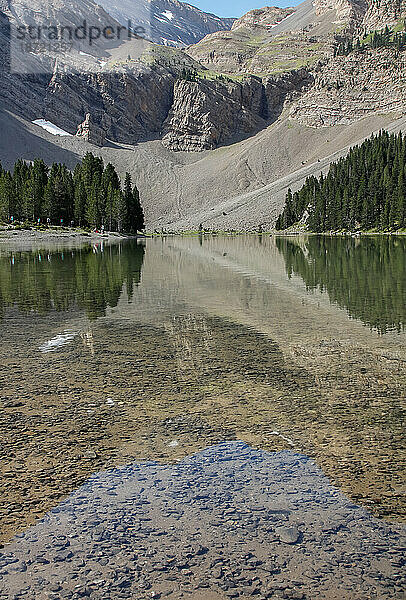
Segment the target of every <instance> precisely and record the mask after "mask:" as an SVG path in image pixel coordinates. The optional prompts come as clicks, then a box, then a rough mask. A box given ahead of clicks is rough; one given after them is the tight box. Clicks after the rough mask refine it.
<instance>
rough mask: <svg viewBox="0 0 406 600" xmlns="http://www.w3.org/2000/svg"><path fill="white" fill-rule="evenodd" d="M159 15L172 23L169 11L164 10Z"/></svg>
mask: <svg viewBox="0 0 406 600" xmlns="http://www.w3.org/2000/svg"><path fill="white" fill-rule="evenodd" d="M161 15H163V16H164V17H166V18H167V19H168V21H172V19H173V13H172V12H171V11H170V10H164V12H162V13H161Z"/></svg>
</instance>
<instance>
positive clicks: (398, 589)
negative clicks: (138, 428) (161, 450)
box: [0, 442, 406, 600]
mask: <svg viewBox="0 0 406 600" xmlns="http://www.w3.org/2000/svg"><path fill="white" fill-rule="evenodd" d="M405 546H406V536H405V528H404V527H402V526H400V525H394V524H389V523H385V522H383V521H380V520H378V519H376V518H374V517H372V516H371V515H369V513H368V512H367V511H366V510H365V509H362V508H360V507H358V506H356V505H354V504H353V503H351V501H350V500H348V499H347V498H346V497H345V496H344V495H343V494H341V493H340V492H339V491H338V490H337V489H335V488H333V487H332V486H331V484H330V483H329V480H328V479H327V477H325V476H324V475H323V473H322V472H321V471H320V470H319V469H318V467H317V466H316V465H315V463H314V462H313V461H312V460H310V459H309V458H307V457H306V456H303V455H300V454H296V453H294V452H292V451H282V452H276V453H267V452H264V451H260V450H254V449H252V448H250V447H249V446H247V445H246V444H245V443H243V442H227V443H222V444H219V445H216V446H214V447H211V448H209V449H207V450H204V451H203V452H200V453H198V454H196V455H194V456H192V457H189V458H186V459H184V460H182V461H179V462H178V463H177V464H175V465H167V466H165V465H159V464H157V463H155V462H144V463H138V464H132V465H129V466H125V467H121V468H118V469H112V470H109V471H106V472H102V473H97V474H95V475H93V476H92V477H91V478H90V479H89V480H88V482H87V483H86V484H85V485H83V486H82V487H81V488H79V489H78V490H77V491H75V492H74V493H72V494H71V495H70V496H69V497H68V498H67V499H66V500H65V501H63V502H62V503H61V504H60V505H59V506H57V507H56V508H54V509H53V510H51V511H50V512H49V513H48V514H47V515H46V516H45V517H44V518H43V519H42V520H41V521H39V522H38V523H37V524H36V525H35V526H33V527H31V528H30V529H28V530H27V531H26V532H25V533H23V534H20V535H18V536H17V537H16V538H15V539H14V540H13V541H12V542H11V543H10V544H8V545H6V546H5V547H4V548H3V549H2V551H1V555H0V590H1V591H0V599H1V600H11V599H13V600H17V599H19V598H25V599H35V600H45V599H49V600H64V599H72V600H76V599H79V598H94V599H100V600H101V599H103V600H118V599H127V598H128V599H131V600H144V599H147V598H149V599H150V598H172V599H173V598H175V599H177V598H191V599H201V600H203V599H204V600H206V599H207V600H217V599H228V598H230V599H233V598H251V597H254V598H258V599H259V598H274V599H277V598H287V599H291V600H301V599H309V600H310V599H311V600H313V599H315V598H331V599H333V598H334V599H337V598H340V600H343V599H354V600H355V599H360V600H361V599H362V600H366V599H368V598H371V599H376V600H378V599H379V600H384V599H385V598H388V599H389V598H390V599H394V598H399V599H400V598H404V597H405V596H404V592H405V577H403V576H402V570H403V569H402V567H403V563H404V550H405ZM403 572H404V571H403Z"/></svg>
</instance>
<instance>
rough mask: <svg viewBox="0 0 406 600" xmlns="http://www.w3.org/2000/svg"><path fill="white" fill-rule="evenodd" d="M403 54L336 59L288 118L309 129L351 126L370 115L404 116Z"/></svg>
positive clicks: (381, 51)
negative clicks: (307, 126) (375, 113)
mask: <svg viewBox="0 0 406 600" xmlns="http://www.w3.org/2000/svg"><path fill="white" fill-rule="evenodd" d="M405 73H406V52H402V53H400V55H397V54H396V53H395V51H393V50H390V49H377V50H371V51H369V52H364V53H356V52H354V53H351V54H350V55H349V56H337V57H336V58H334V59H332V60H331V61H329V62H328V63H327V64H326V65H324V66H323V67H322V68H320V69H319V70H318V72H317V73H316V74H315V82H314V85H313V86H312V88H311V89H310V90H309V91H308V92H307V93H305V94H304V95H303V96H302V97H301V98H300V100H299V101H298V102H297V104H296V105H295V106H294V107H293V108H292V112H291V117H292V118H294V119H296V120H297V121H299V122H300V123H302V124H304V125H309V126H311V127H326V126H331V125H344V124H348V123H352V122H354V121H356V120H357V119H360V118H362V117H364V116H366V115H368V114H371V113H373V112H381V113H399V114H406V85H405Z"/></svg>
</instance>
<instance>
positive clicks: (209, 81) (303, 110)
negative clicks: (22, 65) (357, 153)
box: [0, 0, 406, 230]
mask: <svg viewBox="0 0 406 600" xmlns="http://www.w3.org/2000/svg"><path fill="white" fill-rule="evenodd" d="M24 2H26V3H27V4H28V0H12V7H11V8H12V9H13V10H6V9H5V11H4V12H3V14H4V15H6V16H7V15H9V18H10V19H13V18H14V19H15V18H16V17H15V15H16V14H17V17H18V19H20V21H18V20H17V23H18V22H25V21H24V19H27V14H28V13H27V10H22V9H21V8H20V9H19V11H17V10H16V9H17V8H18V7H22V6H25V7H26V8H27V5H25V4H24ZM30 2H31V0H30ZM32 2H35V3H36V4H35V11H33V14H32V15H31V18H33V19H36V20H37V21H38V20H41V19H44V15H45V17H46V14H47V10H44V0H41V3H40V0H32ZM32 2H31V6H33V4H32ZM37 3H38V4H37ZM40 4H42V8H41V6H40ZM51 9H52V10H53V11H54V12H52V18H53V19H54V20H55V21H58V20H59V21H60V22H65V20H66V19H68V18H69V19H71V18H72V15H74V13H75V12H77V13H78V14H80V15H81V18H82V17H84V16H85V15H86V14H88V11H89V12H91V11H92V10H95V7H94V5H93V4H92V0H69V2H62V0H56V1H55V2H53V3H52V7H51V8H50V10H51ZM98 10H99V12H98V13H97V14H98V15H99V18H100V23H102V22H105V21H106V19H107V20H110V22H111V23H112V24H113V25H114V27H117V24H118V21H117V20H115V19H114V18H113V17H112V16H111V15H110V14H109V13H107V12H106V10H104V9H103V8H100V7H99V9H98ZM100 11H102V12H100ZM405 18H406V1H405V0H385V2H383V0H380V1H379V2H378V1H375V0H315V2H314V3H313V2H311V0H305V2H303V3H302V4H301V5H299V6H298V7H294V8H290V9H279V8H272V7H265V8H263V9H260V10H255V11H250V12H249V13H247V15H244V16H243V17H242V18H241V19H238V20H236V21H235V22H234V23H233V24H232V26H231V29H230V30H228V31H217V32H214V33H211V34H208V35H207V36H205V37H204V38H203V39H202V40H200V41H198V42H197V43H196V44H193V45H191V46H188V47H187V48H185V49H180V48H175V47H170V46H166V45H158V44H153V43H150V42H148V41H145V40H140V39H131V40H129V39H127V38H126V37H125V36H124V39H121V40H117V39H116V40H108V41H107V42H106V43H100V44H99V45H97V44H94V46H93V45H92V47H90V46H89V44H87V47H85V46H80V45H79V46H77V47H74V48H73V50H72V51H71V52H69V53H65V54H61V53H60V54H59V55H56V54H55V53H52V52H51V51H49V50H47V51H46V52H43V53H42V54H41V55H33V60H34V59H35V60H36V61H42V62H41V64H42V66H44V65H46V66H47V68H46V69H45V68H44V69H42V70H40V71H35V72H34V73H31V74H28V75H27V74H22V73H20V74H13V73H11V74H9V73H6V74H3V76H2V78H1V81H0V84H1V85H0V107H1V108H2V109H3V112H2V113H1V115H2V116H1V122H2V128H3V130H4V131H5V135H4V140H7V141H9V140H11V146H10V143H8V145H6V144H5V143H4V144H3V143H2V142H3V140H0V142H1V143H0V159H1V160H2V162H4V164H5V166H11V165H10V164H9V162H10V160H12V158H15V157H17V156H18V155H21V156H22V157H23V158H26V159H32V158H34V157H35V156H36V155H38V156H42V157H44V159H45V160H47V161H48V162H49V161H51V162H52V160H53V157H55V158H56V157H57V156H58V157H59V158H58V160H60V161H66V162H67V163H68V164H69V165H71V166H72V165H74V164H75V162H77V160H78V159H79V157H80V156H81V155H83V153H84V152H85V151H86V149H92V150H93V151H95V152H98V153H100V155H102V156H103V158H104V159H105V160H106V161H107V162H109V161H111V162H113V164H115V165H116V167H117V169H118V172H120V173H124V172H125V171H129V172H131V173H132V175H133V177H134V180H136V181H137V185H138V186H139V188H140V191H141V197H142V199H143V202H144V208H145V213H146V218H147V223H148V225H149V226H150V227H157V228H160V227H169V228H171V229H174V230H176V229H183V228H186V229H190V228H195V227H198V226H199V224H200V223H203V224H204V225H207V226H208V227H213V228H221V229H225V228H254V229H255V228H256V227H258V226H259V225H260V224H261V225H263V226H266V227H271V226H272V225H273V224H274V223H275V220H276V217H277V216H278V214H279V212H280V209H281V207H282V205H283V202H284V198H285V196H286V187H287V186H288V187H292V189H293V191H295V190H296V189H298V186H299V185H300V184H301V183H303V178H305V177H306V176H308V175H314V174H316V175H318V174H319V173H320V170H321V169H326V168H327V167H328V165H329V164H330V162H331V161H332V160H336V159H337V153H339V155H341V154H340V153H342V152H345V151H346V150H347V148H348V147H349V146H351V145H352V144H354V143H357V142H359V141H360V140H363V139H364V138H365V137H367V136H369V135H370V133H371V132H373V131H376V130H379V129H380V128H388V127H394V128H395V130H398V129H399V128H400V129H402V128H404V119H403V120H402V116H403V117H404V116H405V114H406V83H405V78H404V75H403V74H404V73H405V71H406V48H405V47H404V45H402V44H401V43H400V42H399V43H398V42H396V43H397V45H395V41H394V39H395V38H394V36H395V35H400V33H399V32H401V31H402V30H403V29H404V21H403V20H404V19H405ZM386 25H387V26H388V27H389V28H390V32H389V34H387V36H386V38H385V36H382V35H380V37H379V36H378V37H377V35H376V34H375V33H374V30H375V29H376V28H378V29H379V30H381V31H382V30H383V29H384V28H385V27H386ZM385 35H386V34H385ZM388 36H389V37H388ZM384 38H385V39H384ZM398 41H399V40H398ZM378 42H379V43H378ZM22 62H24V57H22ZM47 69H48V70H47ZM87 114H89V115H91V118H90V119H87V121H86V122H87V123H88V124H89V126H91V127H94V128H95V132H96V133H97V135H96V133H95V135H91V132H90V135H89V136H88V137H89V139H94V140H96V139H98V140H101V142H100V143H103V141H104V140H106V141H105V143H104V147H103V148H100V149H97V148H96V147H95V146H92V145H89V144H86V142H84V141H83V140H79V139H78V138H76V137H69V136H67V137H63V138H62V137H60V138H59V137H58V138H57V137H55V136H52V135H51V134H49V133H46V132H44V131H43V130H40V128H39V127H38V126H37V125H32V124H31V123H30V121H31V122H32V121H34V120H35V121H37V120H38V119H43V120H45V121H50V122H51V123H53V124H55V125H57V126H58V127H60V128H62V129H63V130H65V131H66V132H67V133H70V134H72V135H73V136H74V134H75V133H76V130H77V127H78V125H79V124H81V123H83V122H84V121H85V118H86V115H87ZM396 128H398V129H396ZM88 133H89V132H88Z"/></svg>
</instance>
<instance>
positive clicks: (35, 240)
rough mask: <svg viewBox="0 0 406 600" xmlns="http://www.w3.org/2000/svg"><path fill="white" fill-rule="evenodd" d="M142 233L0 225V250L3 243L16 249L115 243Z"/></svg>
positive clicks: (141, 236)
mask: <svg viewBox="0 0 406 600" xmlns="http://www.w3.org/2000/svg"><path fill="white" fill-rule="evenodd" d="M143 237H145V236H143V235H137V236H130V235H124V234H121V233H117V232H113V231H111V232H110V231H109V232H105V233H103V234H101V233H96V232H93V231H92V232H87V231H85V230H83V229H75V228H71V227H56V226H55V227H50V228H49V229H42V228H41V229H36V228H32V229H18V228H14V227H13V228H11V227H9V226H8V227H0V250H1V248H2V247H3V245H4V246H5V245H7V247H8V248H10V246H11V247H12V248H13V249H15V250H16V251H24V250H30V249H38V248H43V247H44V246H46V247H55V246H59V245H61V244H63V245H64V246H65V247H66V246H68V247H77V246H80V245H84V244H100V243H108V244H115V243H119V242H122V241H124V240H127V239H134V238H143Z"/></svg>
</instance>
